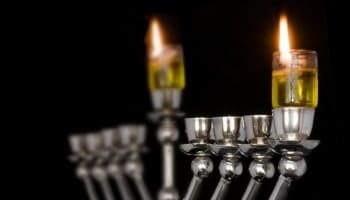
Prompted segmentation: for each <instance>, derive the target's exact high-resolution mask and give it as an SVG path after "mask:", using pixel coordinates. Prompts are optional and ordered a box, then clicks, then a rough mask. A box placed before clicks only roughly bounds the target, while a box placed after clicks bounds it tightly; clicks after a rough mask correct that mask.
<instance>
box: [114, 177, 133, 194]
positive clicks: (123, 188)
mask: <svg viewBox="0 0 350 200" xmlns="http://www.w3.org/2000/svg"><path fill="white" fill-rule="evenodd" d="M113 179H114V181H115V182H116V185H117V187H118V190H119V191H120V195H121V196H122V199H123V200H133V199H134V197H133V196H132V195H131V191H130V188H129V185H128V184H127V182H126V180H125V178H124V176H123V175H122V174H114V175H113Z"/></svg>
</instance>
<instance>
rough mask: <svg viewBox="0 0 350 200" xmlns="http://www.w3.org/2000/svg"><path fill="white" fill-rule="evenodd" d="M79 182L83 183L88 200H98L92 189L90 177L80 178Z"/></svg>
mask: <svg viewBox="0 0 350 200" xmlns="http://www.w3.org/2000/svg"><path fill="white" fill-rule="evenodd" d="M81 180H82V181H83V183H84V185H85V189H86V192H87V194H88V196H89V199H90V200H98V198H97V194H96V191H95V188H94V185H93V183H92V180H91V178H90V177H88V176H87V177H82V178H81Z"/></svg>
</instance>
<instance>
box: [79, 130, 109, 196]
mask: <svg viewBox="0 0 350 200" xmlns="http://www.w3.org/2000/svg"><path fill="white" fill-rule="evenodd" d="M85 139H86V147H87V150H88V153H89V154H90V155H92V156H93V159H94V163H93V165H92V167H91V174H92V177H93V178H94V179H95V180H96V181H97V182H98V183H99V185H100V187H101V189H102V193H103V195H104V197H105V199H107V200H114V195H113V192H112V188H111V186H110V184H109V182H108V173H107V169H106V164H107V162H108V157H107V156H106V155H105V154H104V151H103V146H102V138H101V135H100V134H98V133H88V134H86V135H85Z"/></svg>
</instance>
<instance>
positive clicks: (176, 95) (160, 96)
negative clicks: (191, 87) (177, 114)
mask: <svg viewBox="0 0 350 200" xmlns="http://www.w3.org/2000/svg"><path fill="white" fill-rule="evenodd" d="M181 95H182V90H180V89H175V88H174V89H158V90H152V92H151V101H152V105H153V108H154V109H155V110H163V109H170V110H177V109H179V108H180V105H181Z"/></svg>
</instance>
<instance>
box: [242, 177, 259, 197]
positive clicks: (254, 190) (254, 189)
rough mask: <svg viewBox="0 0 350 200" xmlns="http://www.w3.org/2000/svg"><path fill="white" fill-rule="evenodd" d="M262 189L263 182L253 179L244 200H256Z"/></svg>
mask: <svg viewBox="0 0 350 200" xmlns="http://www.w3.org/2000/svg"><path fill="white" fill-rule="evenodd" d="M260 188H261V182H259V181H257V180H255V179H254V178H251V179H250V181H249V184H248V187H247V189H246V190H245V192H244V194H243V196H242V200H255V199H257V196H258V193H259V191H260Z"/></svg>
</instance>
